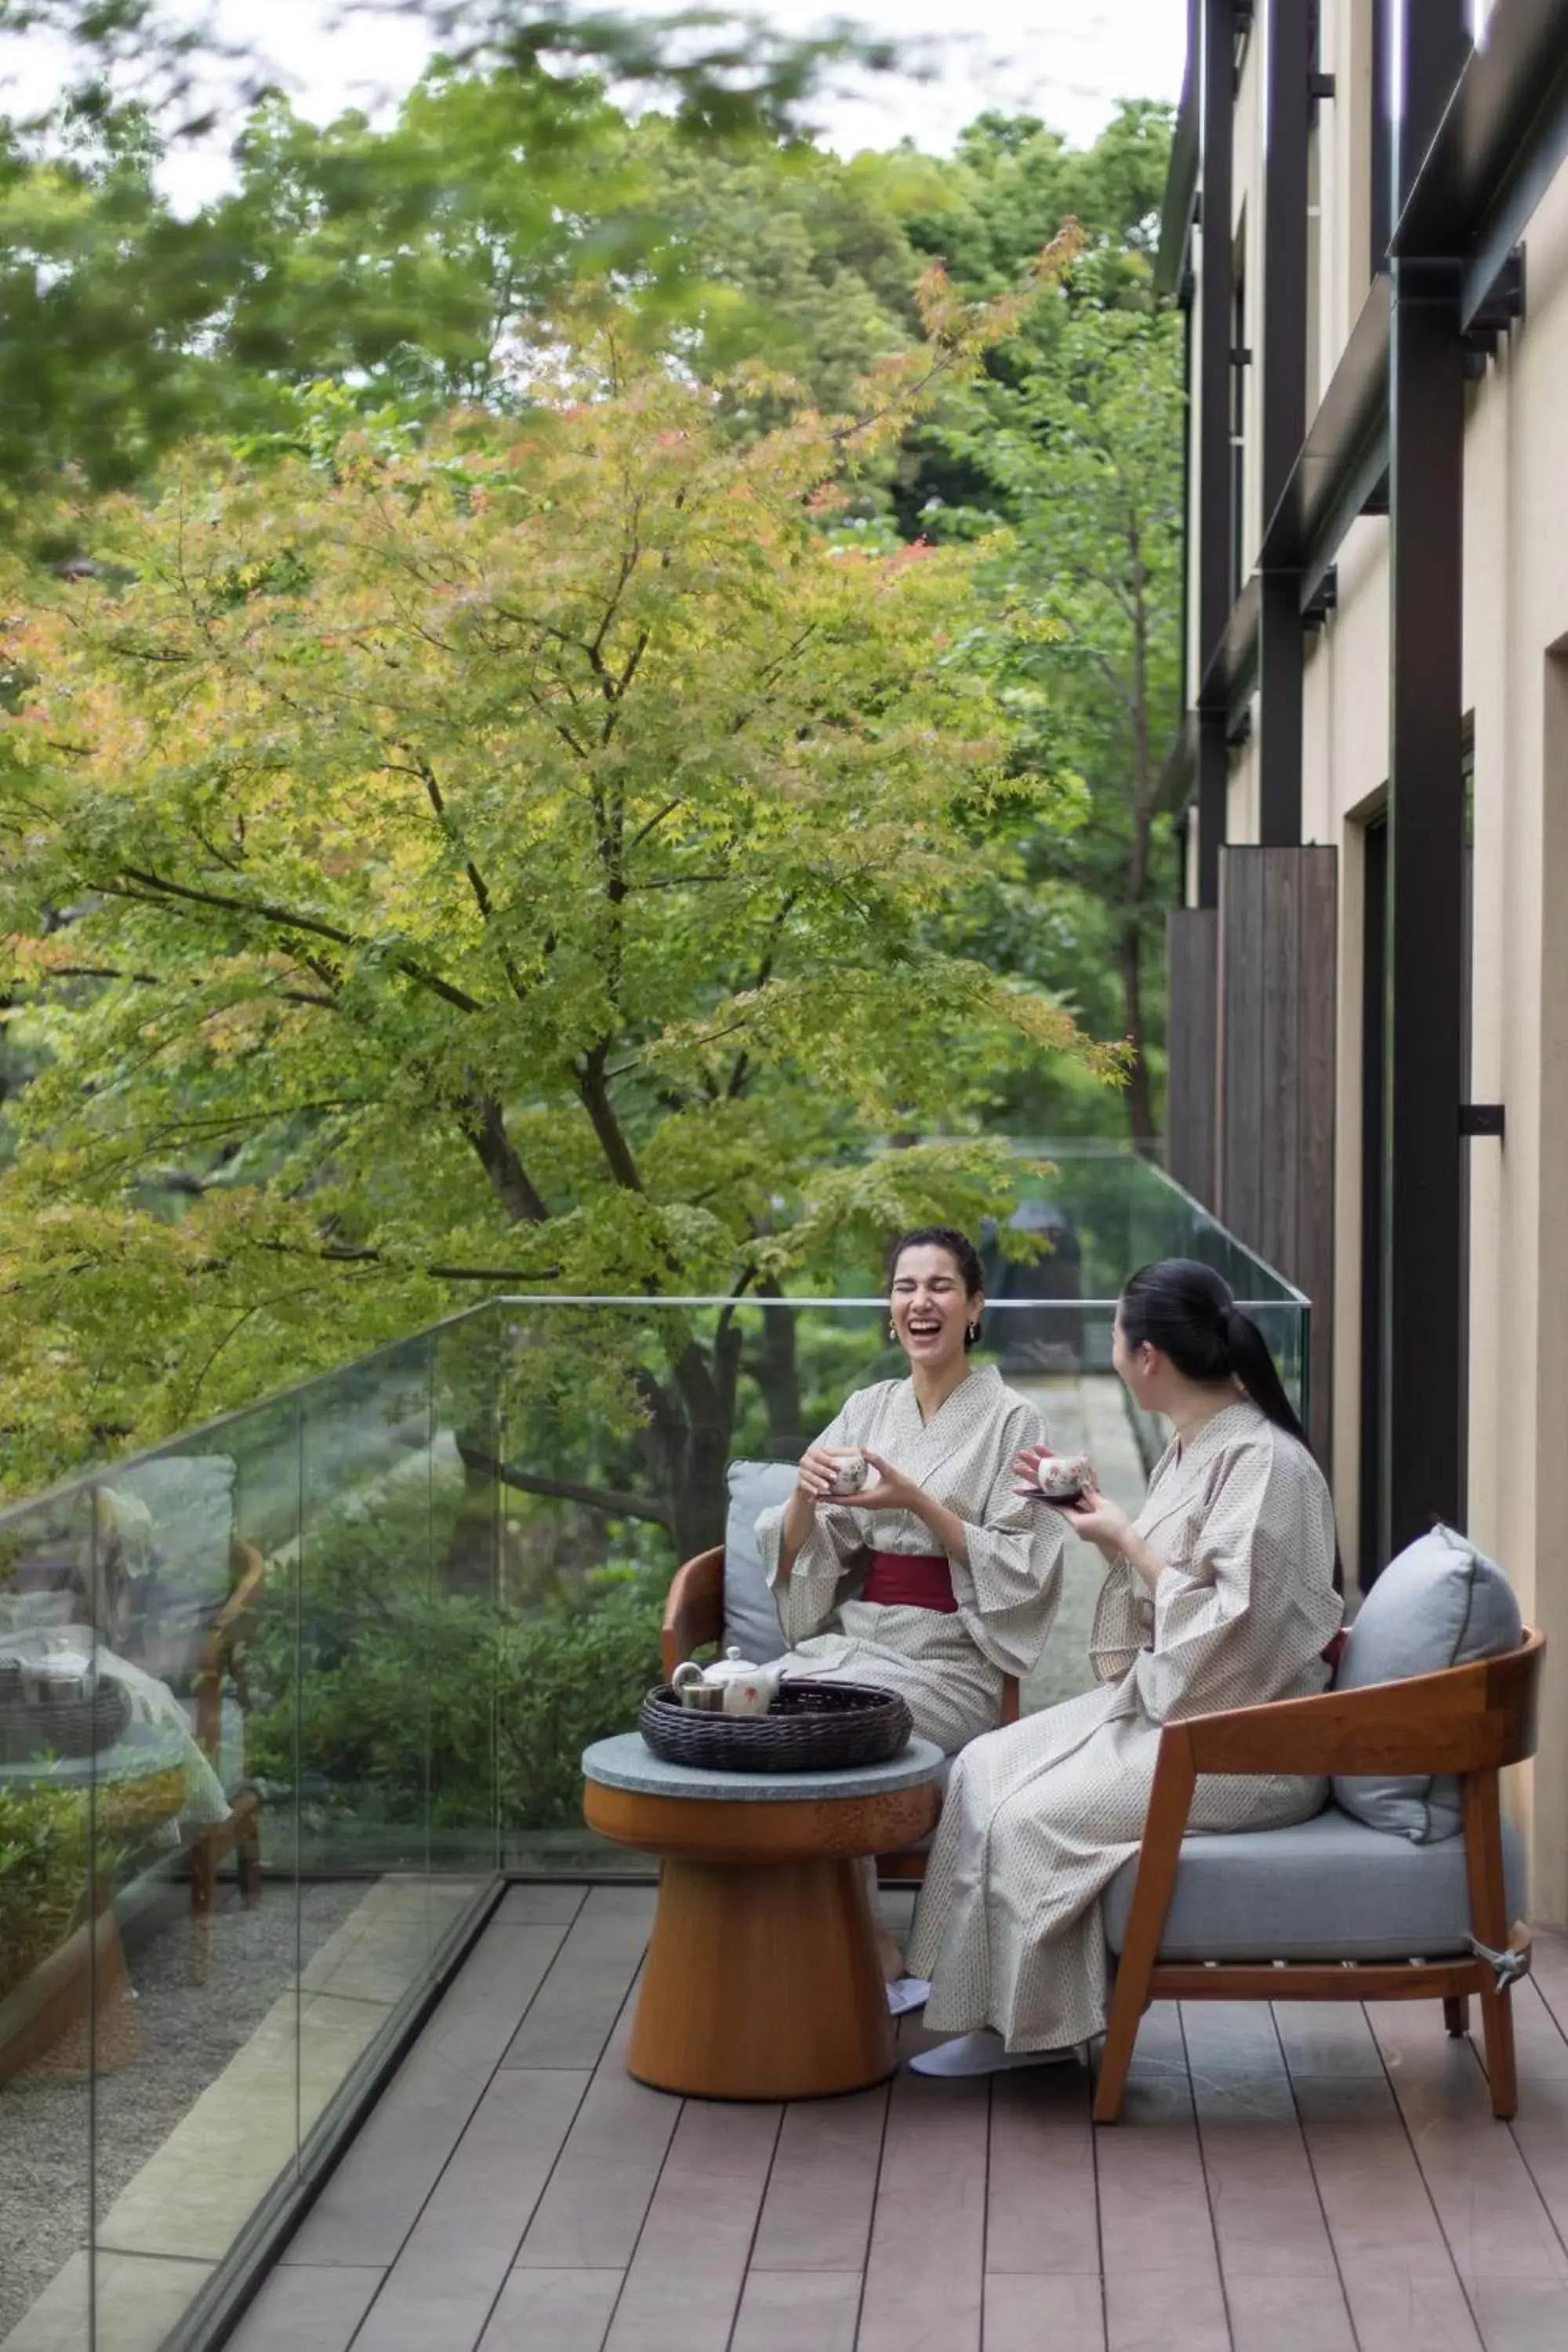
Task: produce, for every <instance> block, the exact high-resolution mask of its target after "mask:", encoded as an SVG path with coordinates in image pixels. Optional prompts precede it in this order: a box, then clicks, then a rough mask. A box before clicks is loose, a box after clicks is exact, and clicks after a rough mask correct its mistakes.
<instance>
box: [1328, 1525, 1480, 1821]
mask: <svg viewBox="0 0 1568 2352" xmlns="http://www.w3.org/2000/svg"><path fill="white" fill-rule="evenodd" d="M1522 1635H1523V1627H1522V1625H1521V1622H1520V1614H1519V1603H1518V1601H1516V1600H1515V1599H1514V1597H1513V1591H1512V1588H1511V1587H1510V1583H1509V1580H1508V1579H1507V1577H1506V1576H1505V1575H1504V1574H1503V1572H1502V1570H1501V1569H1500V1568H1499V1566H1498V1565H1497V1562H1496V1561H1495V1560H1491V1559H1488V1558H1487V1556H1486V1554H1485V1552H1482V1551H1478V1550H1477V1549H1476V1548H1475V1546H1474V1544H1472V1543H1471V1542H1470V1541H1469V1539H1468V1537H1465V1536H1461V1535H1456V1534H1455V1532H1454V1530H1453V1529H1452V1528H1443V1527H1439V1528H1434V1529H1433V1530H1432V1532H1431V1534H1430V1535H1426V1536H1422V1537H1421V1538H1419V1539H1418V1540H1417V1541H1416V1542H1415V1543H1413V1544H1411V1545H1410V1546H1409V1547H1408V1548H1407V1549H1405V1550H1404V1551H1402V1552H1401V1553H1400V1555H1399V1557H1398V1559H1393V1560H1390V1562H1389V1564H1388V1566H1387V1567H1386V1568H1385V1569H1384V1571H1383V1574H1382V1575H1381V1576H1380V1577H1379V1578H1378V1580H1377V1581H1376V1583H1375V1584H1374V1585H1373V1588H1372V1591H1370V1592H1369V1593H1368V1594H1367V1596H1366V1599H1365V1600H1364V1601H1363V1603H1362V1605H1361V1610H1360V1612H1359V1614H1358V1615H1357V1617H1356V1621H1355V1623H1354V1624H1353V1625H1352V1628H1351V1635H1350V1640H1349V1642H1348V1643H1347V1644H1346V1647H1345V1654H1344V1655H1343V1657H1342V1659H1341V1660H1340V1666H1339V1672H1338V1674H1337V1675H1335V1676H1334V1687H1335V1689H1336V1690H1364V1689H1365V1688H1366V1687H1367V1685H1369V1684H1371V1683H1396V1682H1404V1681H1405V1679H1406V1677H1407V1676H1409V1675H1435V1674H1439V1673H1441V1672H1442V1671H1443V1669H1444V1668H1445V1667H1447V1666H1464V1665H1469V1664H1473V1662H1474V1661H1475V1660H1476V1659H1478V1658H1495V1657H1498V1656H1500V1654H1502V1653H1503V1652H1504V1651H1505V1650H1513V1649H1517V1648H1518V1646H1519V1643H1520V1642H1521V1638H1522ZM1334 1797H1335V1801H1337V1802H1338V1803H1339V1804H1340V1805H1342V1806H1343V1808H1344V1810H1345V1811H1346V1812H1349V1813H1353V1814H1354V1815H1355V1816H1356V1818H1357V1819H1358V1820H1359V1821H1363V1822H1366V1823H1367V1825H1368V1827H1369V1828H1372V1829H1374V1830H1384V1831H1390V1832H1394V1833H1395V1834H1397V1835H1398V1836H1401V1837H1406V1838H1411V1839H1414V1840H1415V1843H1417V1844H1418V1845H1424V1844H1428V1843H1431V1842H1433V1841H1434V1840H1436V1839H1438V1838H1449V1837H1452V1836H1453V1835H1454V1834H1455V1832H1456V1831H1457V1830H1458V1826H1459V1787H1458V1781H1457V1780H1455V1779H1454V1778H1453V1777H1452V1775H1451V1774H1438V1775H1430V1774H1426V1773H1397V1774H1395V1773H1388V1774H1379V1775H1377V1776H1375V1777H1360V1776H1358V1777H1354V1778H1351V1777H1346V1776H1342V1777H1340V1778H1337V1779H1336V1780H1335V1781H1334Z"/></svg>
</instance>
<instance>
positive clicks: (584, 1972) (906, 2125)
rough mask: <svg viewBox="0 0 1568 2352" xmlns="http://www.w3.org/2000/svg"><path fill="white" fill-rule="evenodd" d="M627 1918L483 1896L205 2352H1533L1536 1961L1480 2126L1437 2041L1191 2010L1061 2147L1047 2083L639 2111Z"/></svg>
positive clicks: (1554, 2035) (620, 1892) (1547, 2344)
mask: <svg viewBox="0 0 1568 2352" xmlns="http://www.w3.org/2000/svg"><path fill="white" fill-rule="evenodd" d="M652 1901H653V1898H652V1895H651V1893H650V1892H648V1891H647V1890H646V1889H643V1888H637V1887H612V1886H600V1887H595V1888H594V1889H592V1890H590V1891H587V1892H586V1893H584V1891H583V1890H582V1889H578V1888H566V1887H548V1886H545V1887H522V1886H518V1887H513V1888H511V1889H510V1891H509V1893H508V1895H507V1896H506V1897H505V1900H504V1903H503V1905H502V1907H501V1909H500V1912H499V1913H498V1915H497V1916H496V1918H495V1920H494V1921H493V1923H492V1924H491V1925H490V1927H489V1928H488V1929H487V1930H486V1932H485V1935H484V1937H483V1938H482V1940H481V1941H480V1942H479V1945H478V1946H477V1947H476V1948H475V1950H474V1952H473V1954H472V1956H471V1958H470V1959H469V1961H468V1966H467V1967H466V1969H464V1971H463V1973H462V1975H461V1977H460V1978H459V1979H458V1981H457V1983H456V1984H455V1985H454V1986H453V1988H452V1989H451V1990H450V1992H449V1993H448V1994H447V1998H446V2000H445V2001H444V2003H443V2005H442V2007H441V2009H440V2010H439V2011H438V2012H437V2015H436V2017H435V2018H434V2019H433V2020H432V2021H431V2024H430V2026H429V2028H428V2029H427V2031H426V2033H425V2035H424V2037H423V2038H422V2040H421V2042H419V2044H418V2046H417V2048H416V2050H415V2051H414V2052H413V2053H411V2054H410V2056H409V2058H408V2059H407V2061H406V2062H405V2065H404V2067H403V2069H402V2071H401V2073H400V2074H399V2076H398V2077H397V2079H396V2081H395V2083H394V2084H393V2085H392V2087H391V2089H390V2090H389V2091H388V2093H387V2095H386V2096H385V2097H384V2099H383V2101H382V2103H381V2105H379V2106H378V2107H377V2108H376V2110H375V2111H374V2114H373V2115H372V2116H371V2117H370V2118H369V2120H368V2122H367V2123H366V2125H365V2126H364V2128H363V2131H362V2132H361V2134H360V2137H359V2138H358V2139H357V2140H356V2142H355V2143H354V2146H353V2148H352V2149H351V2150H350V2152H349V2154H348V2156H347V2158H345V2160H344V2162H343V2163H342V2166H341V2167H340V2168H339V2170H338V2172H337V2174H336V2175H335V2176H334V2178H333V2179H332V2181H331V2183H330V2184H329V2186H328V2189H327V2190H326V2192H325V2194H324V2195H323V2197H322V2198H321V2200H320V2202H319V2203H318V2205H317V2206H316V2208H315V2210H314V2211H313V2212H312V2213H311V2215H310V2218H309V2220H308V2221H307V2222H306V2224H305V2226H304V2228H303V2230H302V2231H301V2232H300V2235H299V2236H298V2237H297V2238H296V2239H295V2241H294V2242H293V2244H292V2246H291V2247H290V2248H289V2252H288V2255H287V2257H286V2259H285V2261H284V2262H283V2263H282V2264H281V2265H280V2266H279V2269H278V2270H277V2271H276V2272H275V2273H273V2275H272V2277H271V2278H270V2280H268V2284H267V2285H266V2286H265V2288H264V2289H263V2292H262V2294H261V2296H260V2298H259V2300H258V2303H257V2304H256V2305H254V2306H253V2308H252V2310H251V2312H250V2313H249V2315H247V2319H246V2321H245V2323H244V2324H243V2326H242V2327H241V2330H240V2332H239V2335H238V2336H237V2339H236V2342H237V2347H238V2352H347V2347H350V2346H351V2345H352V2346H353V2347H354V2352H472V2347H479V2352H795V2347H801V2352H853V2348H854V2347H858V2352H982V2347H984V2352H1145V2347H1146V2348H1147V2352H1226V2347H1236V2352H1358V2347H1359V2352H1477V2347H1487V2352H1549V2348H1550V2352H1562V2347H1564V2346H1565V2345H1568V1941H1565V1940H1564V1939H1562V1938H1547V1939H1545V1940H1544V1941H1543V1942H1542V1944H1541V1945H1540V1946H1539V1947H1538V1960H1537V1970H1536V1976H1535V1979H1534V1982H1533V1983H1531V1984H1529V1985H1526V1986H1525V1987H1524V1988H1523V1989H1522V1990H1521V1994H1520V1995H1519V1996H1518V1997H1517V2000H1516V2009H1517V2013H1518V2021H1519V2040H1520V2060H1521V2079H1522V2084H1523V2094H1522V2103H1521V2112H1520V2116H1519V2120H1518V2121H1517V2123H1516V2124H1514V2125H1513V2126H1511V2127H1509V2126H1503V2125H1500V2124H1495V2123H1493V2122H1492V2121H1491V2119H1490V2116H1489V2111H1488V2108H1487V2105H1486V2098H1485V2084H1484V2079H1483V2075H1482V2071H1481V2065H1480V2062H1479V2057H1478V2055H1477V2053H1476V2052H1475V2050H1474V2049H1473V2048H1472V2046H1471V2045H1470V2043H1469V2042H1450V2041H1448V2040H1447V2037H1446V2036H1445V2034H1444V2032H1443V2030H1442V2023H1441V2018H1440V2014H1439V2012H1438V2011H1437V2010H1436V2005H1431V2006H1427V2005H1426V2004H1422V2005H1420V2006H1413V2007H1412V2008H1411V2009H1409V2010H1408V2011H1402V2010H1400V2009H1398V2008H1396V2007H1393V2006H1386V2007H1384V2008H1382V2009H1380V2010H1377V2011H1371V2012H1363V2011H1362V2010H1361V2009H1359V2008H1352V2007H1350V2006H1348V2005H1347V2006H1345V2007H1343V2008H1332V2009H1331V2008H1321V2009H1320V2008H1308V2007H1306V2006H1305V2005H1297V2004H1290V2003H1281V2004H1279V2006H1278V2007H1277V2008H1276V2009H1275V2010H1274V2011H1272V2012H1270V2011H1268V2010H1267V2009H1264V2008H1262V2007H1261V2006H1258V2007H1251V2006H1242V2005H1239V2004H1237V2005H1234V2006H1230V2005H1227V2006H1224V2007H1221V2006H1219V2005H1217V2004H1216V2005H1214V2006H1209V2007H1205V2006H1203V2005H1197V2006H1186V2007H1184V2008H1183V2010H1182V2011H1180V2012H1179V2013H1178V2011H1176V2010H1174V2009H1167V2010H1166V2011H1164V2012H1163V2013H1161V2012H1159V2011H1152V2012H1151V2013H1150V2016H1149V2017H1148V2019H1147V2020H1146V2021H1145V2025H1144V2032H1143V2036H1142V2042H1141V2043H1140V2046H1139V2056H1138V2063H1137V2071H1136V2074H1135V2076H1134V2082H1133V2087H1132V2089H1131V2093H1130V2095H1129V2098H1128V2103H1127V2110H1126V2117H1125V2120H1124V2121H1123V2122H1122V2123H1121V2125H1119V2126H1116V2127H1115V2128H1113V2129H1111V2130H1109V2131H1102V2132H1100V2133H1098V2134H1097V2133H1094V2132H1092V2131H1091V2129H1090V2127H1089V2119H1088V2098H1087V2084H1086V2081H1085V2080H1084V2078H1083V2077H1082V2076H1081V2075H1080V2074H1079V2073H1078V2071H1077V2070H1076V2069H1070V2070H1069V2069H1065V2068H1058V2069H1046V2070H1043V2071H1041V2072H1037V2073H1033V2074H1018V2075H1014V2076H1012V2077H1011V2078H1002V2079H1000V2080H998V2081H996V2082H995V2083H994V2084H950V2083H935V2082H927V2081H924V2080H922V2079H921V2077H919V2076H916V2075H910V2074H907V2073H906V2074H900V2076H899V2077H898V2078H897V2079H896V2080H895V2081H894V2083H893V2084H891V2085H890V2086H889V2087H888V2088H885V2089H881V2090H878V2091H876V2092H872V2093H868V2094H866V2095H863V2096H860V2097H856V2098H851V2099H844V2100H832V2101H824V2102H818V2103H815V2104H808V2105H799V2106H795V2107H790V2108H787V2109H780V2108H778V2107H747V2106H723V2105H703V2104H701V2103H699V2102H696V2101H688V2102H685V2103H682V2102H680V2101H679V2100H675V2099H670V2098H667V2097H664V2096H662V2095H660V2094H659V2093H658V2092H654V2091H648V2090H645V2089H643V2088H642V2087H641V2086H640V2085H638V2084H635V2083H633V2082H631V2081H630V2080H629V2079H628V2078H627V2076H626V2074H625V2072H624V2071H623V2066H622V2053H623V2050H624V2044H625V2037H626V2032H627V2029H628V2025H629V2021H630V2005H629V2000H628V1995H629V1993H630V1992H631V1990H632V1987H633V1983H634V1979H635V1977H636V1973H637V1966H638V1962H639V1958H640V1956H641V1952H642V1948H643V1944H644V1940H645V1938H646V1935H647V1925H648V1921H649V1918H650V1916H651V1912H652ZM916 2032H917V2033H918V2029H917V2030H916ZM910 2038H911V2039H913V2038H915V2037H914V2036H911V2037H910Z"/></svg>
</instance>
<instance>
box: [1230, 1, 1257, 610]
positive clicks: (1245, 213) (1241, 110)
mask: <svg viewBox="0 0 1568 2352" xmlns="http://www.w3.org/2000/svg"><path fill="white" fill-rule="evenodd" d="M1231 228H1232V234H1233V236H1234V237H1235V239H1236V245H1235V253H1236V262H1237V268H1239V269H1240V271H1241V273H1242V283H1243V286H1244V289H1245V294H1246V310H1247V349H1248V350H1249V351H1250V352H1251V353H1252V365H1251V366H1250V367H1249V368H1247V369H1246V370H1245V371H1244V382H1243V387H1242V399H1243V404H1244V405H1243V412H1242V413H1243V417H1244V425H1243V437H1244V441H1245V445H1246V460H1245V464H1244V467H1243V475H1242V501H1241V534H1242V535H1241V553H1242V561H1243V562H1244V564H1245V565H1246V567H1247V570H1248V571H1250V570H1251V568H1252V565H1253V562H1254V561H1255V559H1256V557H1257V554H1258V545H1259V543H1260V541H1261V540H1262V537H1263V495H1262V487H1261V452H1262V438H1263V408H1262V402H1261V399H1260V396H1259V388H1260V386H1261V383H1262V379H1263V369H1262V348H1261V337H1260V335H1259V331H1258V323H1259V317H1260V313H1259V310H1258V301H1259V298H1260V296H1261V293H1262V289H1263V43H1262V41H1261V39H1260V38H1259V37H1258V33H1257V31H1256V30H1255V31H1254V33H1253V36H1252V38H1251V39H1250V40H1249V41H1248V42H1247V49H1246V53H1245V55H1244V56H1243V58H1242V63H1241V78H1240V79H1239V81H1238V82H1237V90H1236V148H1235V162H1234V163H1233V164H1232V166H1231Z"/></svg>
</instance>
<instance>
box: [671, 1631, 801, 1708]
mask: <svg viewBox="0 0 1568 2352" xmlns="http://www.w3.org/2000/svg"><path fill="white" fill-rule="evenodd" d="M782 1679H783V1677H782V1675H780V1674H779V1672H778V1669H777V1667H776V1666H753V1665H752V1664H749V1662H748V1661H747V1660H746V1659H744V1658H742V1655H741V1653H740V1651H739V1650H738V1649H736V1648H735V1647H734V1645H733V1644H732V1643H731V1647H730V1648H729V1649H728V1650H726V1651H725V1653H724V1655H723V1656H722V1657H721V1659H720V1660H719V1661H718V1663H717V1664H715V1665H711V1666H700V1665H699V1664H697V1662H696V1660H695V1659H694V1658H688V1659H687V1661H686V1664H684V1665H682V1666H677V1668H676V1669H675V1672H674V1674H673V1675H671V1676H670V1678H669V1686H670V1688H671V1690H673V1691H674V1693H675V1695H676V1696H677V1697H678V1698H679V1701H680V1704H681V1706H689V1707H697V1708H700V1710H701V1711H702V1712H703V1713H704V1714H707V1715H766V1713H767V1711H768V1709H769V1707H770V1706H772V1705H773V1701H774V1699H775V1698H777V1696H778V1695H779V1684H780V1682H781V1681H782Z"/></svg>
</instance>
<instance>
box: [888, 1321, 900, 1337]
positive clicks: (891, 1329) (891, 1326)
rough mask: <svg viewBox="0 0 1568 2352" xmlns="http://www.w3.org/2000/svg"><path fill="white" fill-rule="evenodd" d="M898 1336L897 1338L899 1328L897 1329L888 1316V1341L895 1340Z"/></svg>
mask: <svg viewBox="0 0 1568 2352" xmlns="http://www.w3.org/2000/svg"><path fill="white" fill-rule="evenodd" d="M898 1336H899V1327H898V1325H897V1324H896V1323H895V1322H894V1320H893V1318H892V1317H891V1316H890V1315H889V1318H888V1337H889V1339H892V1340H897V1339H898Z"/></svg>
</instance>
